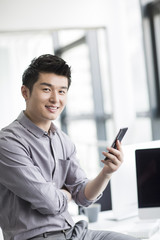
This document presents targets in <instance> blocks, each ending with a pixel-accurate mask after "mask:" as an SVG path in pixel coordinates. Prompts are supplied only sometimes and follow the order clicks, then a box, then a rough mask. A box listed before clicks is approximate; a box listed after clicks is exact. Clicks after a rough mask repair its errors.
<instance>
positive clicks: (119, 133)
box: [104, 127, 128, 160]
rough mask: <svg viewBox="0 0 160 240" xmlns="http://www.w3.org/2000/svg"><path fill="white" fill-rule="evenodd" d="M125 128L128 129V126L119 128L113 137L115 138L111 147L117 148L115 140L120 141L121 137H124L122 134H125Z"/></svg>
mask: <svg viewBox="0 0 160 240" xmlns="http://www.w3.org/2000/svg"><path fill="white" fill-rule="evenodd" d="M127 130H128V127H126V128H120V130H119V132H118V134H117V135H116V137H115V139H114V141H113V143H112V145H111V147H113V148H115V149H117V147H116V141H117V140H119V141H120V142H121V141H122V139H123V137H124V135H125V134H126V132H127ZM107 159H108V157H106V158H105V159H104V160H107Z"/></svg>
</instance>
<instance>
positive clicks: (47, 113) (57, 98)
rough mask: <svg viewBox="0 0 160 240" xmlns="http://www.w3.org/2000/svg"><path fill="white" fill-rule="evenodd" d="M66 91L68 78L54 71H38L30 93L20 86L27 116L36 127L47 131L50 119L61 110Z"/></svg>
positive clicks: (65, 99)
mask: <svg viewBox="0 0 160 240" xmlns="http://www.w3.org/2000/svg"><path fill="white" fill-rule="evenodd" d="M67 92H68V79H67V78H66V77H64V76H59V75H56V74H54V73H40V75H39V79H38V81H37V82H36V83H35V84H34V85H33V89H32V93H30V91H29V89H28V88H27V87H26V86H24V85H23V86H22V95H23V97H24V98H25V100H26V111H25V114H26V115H27V117H28V118H29V119H30V120H31V121H32V122H33V123H34V124H36V125H37V126H38V127H40V128H42V129H43V130H45V131H48V130H49V128H50V124H51V121H52V120H55V119H56V118H57V117H58V116H59V115H60V114H61V112H62V111H63V109H64V107H65V105H66V101H67Z"/></svg>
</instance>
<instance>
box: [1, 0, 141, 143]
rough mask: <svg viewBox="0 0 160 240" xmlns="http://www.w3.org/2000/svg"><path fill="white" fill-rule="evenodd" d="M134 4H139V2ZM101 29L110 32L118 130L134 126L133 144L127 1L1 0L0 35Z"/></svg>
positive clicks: (133, 114) (130, 134) (133, 119)
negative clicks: (56, 30)
mask: <svg viewBox="0 0 160 240" xmlns="http://www.w3.org/2000/svg"><path fill="white" fill-rule="evenodd" d="M132 2H134V4H135V2H136V4H138V0H132ZM99 26H103V27H106V28H107V32H108V34H107V35H108V42H109V51H110V52H109V55H110V75H111V80H112V88H114V92H113V107H114V116H115V131H117V129H118V128H119V127H120V126H122V125H123V126H125V125H128V126H129V127H130V133H129V134H128V140H129V139H130V140H129V143H132V142H133V141H134V121H135V109H134V96H133V95H134V94H133V90H132V87H133V86H132V77H131V66H130V64H131V63H130V52H129V50H128V49H129V44H130V39H129V32H128V29H129V28H128V15H127V0H123V1H119V0H112V1H109V0H94V1H93V0H87V1H85V0H81V1H80V0H76V1H75V0H67V1H66V0H45V1H44V0H34V1H33V0H13V1H10V0H1V1H0V32H4V31H16V30H17V31H19V30H39V29H45V30H47V29H66V28H90V27H92V28H94V27H99ZM137 41H138V39H137ZM122 86H124V87H123V88H122ZM119 89H122V91H119ZM122 96H123V98H122ZM126 100H127V101H126ZM126 109H127V113H126ZM132 129H133V130H132ZM129 136H130V137H129ZM131 136H132V138H131Z"/></svg>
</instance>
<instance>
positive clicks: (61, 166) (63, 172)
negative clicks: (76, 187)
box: [56, 158, 70, 188]
mask: <svg viewBox="0 0 160 240" xmlns="http://www.w3.org/2000/svg"><path fill="white" fill-rule="evenodd" d="M69 167H70V159H69V158H67V159H61V158H59V159H58V166H57V168H58V169H57V171H56V173H57V174H58V179H59V186H60V188H61V187H63V185H64V184H65V181H66V177H67V174H68V171H69Z"/></svg>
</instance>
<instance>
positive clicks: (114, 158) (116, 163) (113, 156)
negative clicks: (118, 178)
mask: <svg viewBox="0 0 160 240" xmlns="http://www.w3.org/2000/svg"><path fill="white" fill-rule="evenodd" d="M116 147H117V149H114V148H112V147H107V150H108V152H103V155H104V156H105V157H107V158H108V159H107V160H101V162H103V163H104V167H103V174H104V175H106V176H108V177H109V178H110V177H111V174H112V173H113V172H115V171H117V170H118V168H119V167H120V166H121V164H122V162H123V151H122V147H121V143H120V142H119V141H117V142H116Z"/></svg>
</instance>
